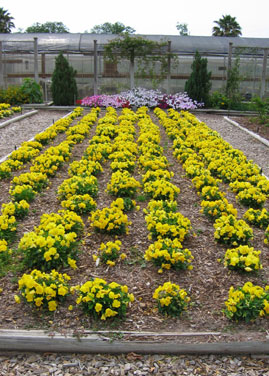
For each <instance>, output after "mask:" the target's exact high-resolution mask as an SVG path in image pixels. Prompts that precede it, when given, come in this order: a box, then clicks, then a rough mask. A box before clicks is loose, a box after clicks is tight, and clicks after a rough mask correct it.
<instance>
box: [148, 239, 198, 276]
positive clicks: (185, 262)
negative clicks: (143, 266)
mask: <svg viewBox="0 0 269 376" xmlns="http://www.w3.org/2000/svg"><path fill="white" fill-rule="evenodd" d="M144 258H145V259H146V260H147V261H152V262H153V264H154V265H156V266H158V267H160V269H159V273H162V271H163V269H168V270H169V269H171V268H172V269H176V270H185V269H189V270H191V269H192V265H191V262H192V260H193V256H192V254H191V252H190V251H189V250H188V249H183V247H182V244H181V243H180V241H179V240H178V239H173V240H171V239H169V238H164V239H162V238H161V239H159V240H157V241H156V242H154V243H153V244H151V245H150V246H149V247H148V249H147V250H146V252H145V255H144Z"/></svg>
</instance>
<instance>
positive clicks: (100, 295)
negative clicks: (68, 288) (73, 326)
mask: <svg viewBox="0 0 269 376" xmlns="http://www.w3.org/2000/svg"><path fill="white" fill-rule="evenodd" d="M78 292H79V296H78V298H77V300H76V302H77V304H81V306H82V309H83V311H84V312H85V313H88V314H90V315H92V316H93V317H94V318H96V319H100V318H101V320H106V319H107V318H110V317H115V316H117V317H125V316H126V311H127V307H128V305H129V303H130V302H133V301H134V296H133V294H129V293H128V287H127V286H122V285H120V284H118V283H116V282H111V283H107V282H106V281H105V280H104V279H100V278H95V279H94V280H92V281H88V282H86V283H84V284H83V285H82V286H80V287H79V288H78Z"/></svg>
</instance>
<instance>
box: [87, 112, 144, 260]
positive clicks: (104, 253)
mask: <svg viewBox="0 0 269 376" xmlns="http://www.w3.org/2000/svg"><path fill="white" fill-rule="evenodd" d="M136 120H137V118H136V115H135V113H134V112H133V111H131V110H129V109H123V111H122V114H121V115H120V116H119V117H118V118H117V122H118V125H115V124H113V125H114V126H115V128H114V129H113V128H112V124H110V125H107V124H106V123H104V122H102V127H103V131H102V130H101V126H100V130H98V133H101V134H103V133H105V134H106V135H108V134H109V136H110V140H111V153H110V154H109V156H108V159H109V161H111V162H110V168H111V169H112V171H113V172H112V176H111V179H110V182H109V183H108V184H107V187H106V192H108V193H109V194H110V195H112V197H114V198H115V199H114V201H112V203H111V205H110V208H104V209H103V210H97V211H96V213H93V215H92V218H91V219H92V220H93V221H94V222H93V223H92V224H93V227H95V229H96V230H97V231H99V232H104V233H107V234H110V235H120V234H124V233H126V234H127V233H128V232H129V228H128V226H129V225H130V224H131V222H129V221H128V217H127V215H126V214H125V212H127V211H130V210H132V209H133V208H134V207H135V206H136V202H135V200H133V199H132V198H133V197H134V196H135V195H136V192H137V189H138V188H139V187H140V183H139V182H138V181H137V180H136V179H135V178H133V177H132V176H131V172H133V171H134V168H135V163H136V155H137V144H136V143H135V142H134V135H135V132H136V131H135V127H134V123H135V122H136ZM112 129H113V132H112ZM108 130H109V132H108ZM106 137H107V136H106ZM96 224H97V225H98V226H97V227H96ZM121 246H122V242H121V241H119V240H116V241H108V242H107V243H101V245H100V247H99V249H98V250H97V253H96V254H94V255H93V259H94V260H95V262H96V265H98V263H99V262H100V261H101V262H102V263H105V264H106V265H108V266H115V264H116V262H118V261H119V260H124V259H125V258H126V254H125V253H122V252H121Z"/></svg>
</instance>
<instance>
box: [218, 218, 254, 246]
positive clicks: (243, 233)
mask: <svg viewBox="0 0 269 376" xmlns="http://www.w3.org/2000/svg"><path fill="white" fill-rule="evenodd" d="M214 228H215V230H216V231H215V233H214V238H215V239H216V240H217V242H218V243H223V244H227V245H235V246H239V245H244V244H248V242H249V240H250V239H252V238H253V231H252V229H251V228H250V227H249V226H248V224H247V223H246V222H245V221H244V220H242V219H239V220H238V219H236V217H235V216H233V215H232V214H231V215H228V216H226V215H223V216H221V217H220V218H218V219H217V220H216V221H215V223H214Z"/></svg>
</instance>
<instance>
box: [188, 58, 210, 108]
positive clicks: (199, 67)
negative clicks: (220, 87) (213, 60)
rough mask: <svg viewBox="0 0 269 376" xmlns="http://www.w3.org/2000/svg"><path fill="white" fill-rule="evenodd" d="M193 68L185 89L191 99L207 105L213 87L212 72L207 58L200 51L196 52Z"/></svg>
mask: <svg viewBox="0 0 269 376" xmlns="http://www.w3.org/2000/svg"><path fill="white" fill-rule="evenodd" d="M191 68H192V73H191V75H190V78H189V79H188V80H187V82H186V84H185V91H186V92H187V93H188V95H189V97H190V98H191V99H193V100H196V101H198V102H203V103H204V104H205V105H207V104H208V103H209V91H210V88H211V82H210V79H211V72H208V71H207V59H205V58H204V59H203V58H201V55H200V54H199V52H198V51H196V53H195V56H194V60H193V63H192V66H191Z"/></svg>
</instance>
